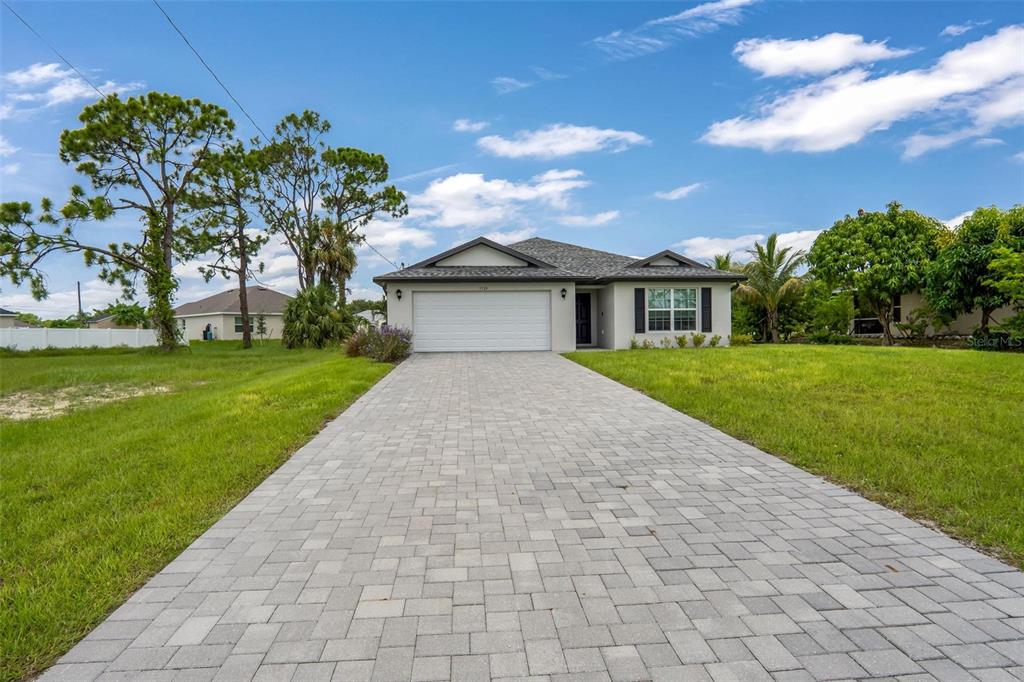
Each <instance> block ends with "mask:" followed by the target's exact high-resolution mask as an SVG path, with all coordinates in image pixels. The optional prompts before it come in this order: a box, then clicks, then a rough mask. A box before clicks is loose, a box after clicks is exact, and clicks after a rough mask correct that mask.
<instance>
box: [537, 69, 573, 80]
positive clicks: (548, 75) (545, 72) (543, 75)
mask: <svg viewBox="0 0 1024 682" xmlns="http://www.w3.org/2000/svg"><path fill="white" fill-rule="evenodd" d="M531 70H532V71H533V72H534V73H535V74H536V75H537V78H539V79H541V80H542V81H558V80H562V79H563V78H568V76H566V75H565V74H564V73H556V72H554V71H551V70H550V69H545V68H544V67H543V66H534V67H533V68H532V69H531Z"/></svg>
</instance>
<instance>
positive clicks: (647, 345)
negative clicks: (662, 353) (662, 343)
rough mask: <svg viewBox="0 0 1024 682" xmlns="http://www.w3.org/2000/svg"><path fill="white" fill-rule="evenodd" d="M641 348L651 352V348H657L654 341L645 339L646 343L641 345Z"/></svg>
mask: <svg viewBox="0 0 1024 682" xmlns="http://www.w3.org/2000/svg"><path fill="white" fill-rule="evenodd" d="M640 347H641V348H646V349H647V350H650V349H651V348H655V347H656V346H655V345H654V341H651V340H650V339H644V342H643V343H642V344H640Z"/></svg>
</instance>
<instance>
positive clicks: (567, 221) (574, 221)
mask: <svg viewBox="0 0 1024 682" xmlns="http://www.w3.org/2000/svg"><path fill="white" fill-rule="evenodd" d="M619 215H620V213H619V212H618V211H602V212H601V213H595V214H593V215H563V216H559V217H558V218H557V220H558V222H560V223H561V224H562V225H565V226H567V227H599V226H601V225H607V224H608V223H610V222H612V221H613V220H615V219H616V218H618V217H619Z"/></svg>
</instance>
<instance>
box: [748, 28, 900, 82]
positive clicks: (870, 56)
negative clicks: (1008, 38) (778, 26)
mask: <svg viewBox="0 0 1024 682" xmlns="http://www.w3.org/2000/svg"><path fill="white" fill-rule="evenodd" d="M912 52H913V50H904V49H895V48H891V47H889V46H888V45H886V44H885V41H884V40H881V41H878V42H871V43H867V42H864V37H863V36H859V35H856V34H852V33H829V34H828V35H824V36H821V37H820V38H811V39H807V40H770V39H766V38H751V39H749V40H743V41H740V42H739V43H737V44H736V47H735V48H734V49H733V51H732V53H733V55H735V56H736V59H738V60H739V61H740V63H741V64H743V65H744V66H746V67H747V68H749V69H753V70H754V71H758V72H760V73H761V75H763V76H793V75H820V74H826V73H832V72H833V71H838V70H839V69H844V68H846V67H848V66H853V65H854V64H864V63H868V62H876V61H881V60H883V59H895V58H897V57H903V56H906V55H908V54H911V53H912Z"/></svg>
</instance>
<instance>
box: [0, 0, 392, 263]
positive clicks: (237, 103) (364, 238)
mask: <svg viewBox="0 0 1024 682" xmlns="http://www.w3.org/2000/svg"><path fill="white" fill-rule="evenodd" d="M4 4H6V0H5V1H4ZM153 4H154V5H156V8H157V9H158V10H160V13H161V14H163V15H164V18H166V19H167V22H168V23H169V24H170V25H171V27H172V28H174V30H175V31H177V33H178V35H179V36H181V39H182V40H184V41H185V44H186V45H188V47H189V49H190V50H192V53H193V54H194V55H195V56H196V58H197V59H198V60H199V61H200V63H201V64H202V65H203V66H204V67H206V70H207V71H209V72H210V75H211V76H213V79H214V80H215V81H217V84H218V85H220V87H221V88H223V89H224V92H226V93H227V94H228V97H230V98H231V101H233V102H234V103H235V104H236V105H237V106H238V108H239V109H240V110H241V111H242V113H243V114H245V117H246V118H247V119H249V123H252V125H253V127H254V128H256V130H258V131H260V135H262V136H263V139H264V140H266V141H267V142H270V138H269V137H267V134H266V133H264V132H263V129H262V128H260V127H259V125H258V124H257V123H256V121H254V120H253V118H252V116H250V115H249V112H248V111H246V110H245V107H243V106H242V103H241V102H239V101H238V98H237V97H235V96H234V95H233V94H231V91H230V90H228V86H226V85H224V81H222V80H221V79H220V78H219V77H218V76H217V74H216V72H214V70H213V67H211V66H210V65H209V64H208V63H207V62H206V60H205V59H203V55H201V54H199V50H197V49H196V48H195V47H194V46H193V45H192V43H191V42H190V41H189V39H188V37H187V36H186V35H185V33H184V32H183V31H182V30H181V29H180V28H178V25H177V24H175V23H174V20H173V19H171V16H170V15H169V14H167V12H166V11H165V10H164V8H163V7H161V6H160V3H159V2H158V1H157V0H153ZM363 243H364V244H366V245H367V246H369V247H370V249H371V250H372V251H373V252H374V253H376V254H377V255H378V256H380V257H381V258H383V259H384V260H386V261H387V262H388V263H390V264H391V266H392V267H394V268H396V269H397V268H398V265H396V264H395V261H393V260H391V259H390V258H388V257H387V256H385V255H384V254H383V253H381V252H380V250H378V249H377V247H376V246H374V245H373V244H371V243H370V242H368V241H367V240H366V237H363Z"/></svg>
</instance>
